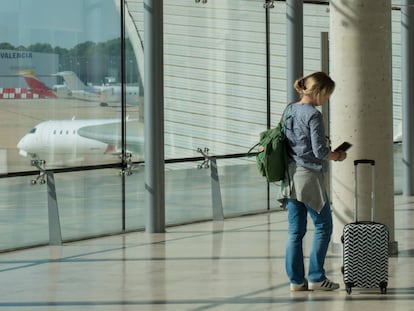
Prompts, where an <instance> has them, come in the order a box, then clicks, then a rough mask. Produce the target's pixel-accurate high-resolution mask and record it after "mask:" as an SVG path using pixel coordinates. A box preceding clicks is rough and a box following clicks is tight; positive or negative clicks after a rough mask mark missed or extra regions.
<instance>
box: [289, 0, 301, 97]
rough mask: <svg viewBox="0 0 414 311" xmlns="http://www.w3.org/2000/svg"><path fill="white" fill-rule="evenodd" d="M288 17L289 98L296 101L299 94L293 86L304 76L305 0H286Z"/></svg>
mask: <svg viewBox="0 0 414 311" xmlns="http://www.w3.org/2000/svg"><path fill="white" fill-rule="evenodd" d="M286 18H287V100H288V102H289V103H290V102H294V101H297V100H298V99H299V95H298V93H297V92H296V90H295V89H294V88H293V83H294V82H295V80H296V79H298V78H300V77H301V76H303V1H298V0H287V1H286Z"/></svg>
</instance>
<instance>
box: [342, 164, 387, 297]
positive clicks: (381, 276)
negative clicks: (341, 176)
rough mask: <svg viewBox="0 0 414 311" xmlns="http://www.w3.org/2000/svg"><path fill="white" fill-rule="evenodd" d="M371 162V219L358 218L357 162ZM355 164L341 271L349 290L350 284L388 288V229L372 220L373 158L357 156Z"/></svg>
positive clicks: (385, 290)
mask: <svg viewBox="0 0 414 311" xmlns="http://www.w3.org/2000/svg"><path fill="white" fill-rule="evenodd" d="M364 163H365V164H370V165H371V172H372V188H371V221H358V199H357V198H358V196H357V188H358V179H357V166H358V164H364ZM354 166H355V222H353V223H349V224H346V225H345V227H344V232H343V236H342V242H343V260H344V262H343V263H344V265H343V267H342V272H343V276H344V283H345V287H346V291H347V293H348V294H350V293H351V291H352V287H361V288H375V287H377V288H380V289H381V293H382V294H385V293H386V292H387V285H388V229H387V227H386V226H385V225H384V224H381V223H377V222H374V210H375V199H374V198H375V193H374V187H375V161H374V160H356V161H354Z"/></svg>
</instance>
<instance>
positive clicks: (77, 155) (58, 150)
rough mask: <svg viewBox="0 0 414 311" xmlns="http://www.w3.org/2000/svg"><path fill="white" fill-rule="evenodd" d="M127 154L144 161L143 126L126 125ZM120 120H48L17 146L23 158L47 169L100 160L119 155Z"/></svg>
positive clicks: (131, 122)
mask: <svg viewBox="0 0 414 311" xmlns="http://www.w3.org/2000/svg"><path fill="white" fill-rule="evenodd" d="M126 126H127V128H126V131H127V134H128V137H127V152H130V153H132V154H133V155H134V156H137V157H138V158H140V159H142V158H143V154H144V135H143V128H144V127H143V124H142V123H140V122H138V121H137V120H128V121H127V123H126ZM120 146H121V122H120V120H119V119H90V120H75V119H72V120H49V121H44V122H41V123H39V124H38V125H36V126H35V127H34V128H32V129H31V130H30V131H29V133H27V134H26V135H25V136H23V137H22V138H21V139H20V141H19V142H18V144H17V148H18V149H19V154H20V155H21V156H25V157H28V156H30V158H31V160H42V161H45V162H46V163H47V164H48V166H50V165H52V166H66V165H68V164H73V163H75V162H79V161H86V160H88V159H91V160H96V161H99V160H100V157H102V156H103V155H105V154H119V153H120Z"/></svg>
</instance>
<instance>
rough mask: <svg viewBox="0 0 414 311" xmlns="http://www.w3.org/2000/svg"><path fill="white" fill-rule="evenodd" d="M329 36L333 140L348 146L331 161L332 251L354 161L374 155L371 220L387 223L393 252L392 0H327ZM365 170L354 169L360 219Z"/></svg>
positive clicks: (366, 189) (350, 193) (348, 206)
mask: <svg viewBox="0 0 414 311" xmlns="http://www.w3.org/2000/svg"><path fill="white" fill-rule="evenodd" d="M329 40H330V55H331V76H332V78H333V79H334V80H335V82H336V89H335V92H334V94H333V95H332V97H331V101H330V103H329V105H330V112H331V114H330V118H331V126H330V133H331V139H332V142H333V143H332V144H333V147H335V146H336V145H339V144H340V143H342V142H343V141H349V142H351V143H352V144H353V147H352V148H351V149H350V150H349V153H348V159H347V160H345V161H344V162H334V163H333V164H332V202H333V206H332V208H333V215H334V216H333V217H334V233H333V236H332V240H333V244H334V249H335V246H339V245H340V243H341V242H340V237H341V235H342V231H343V227H344V225H345V224H346V223H348V222H351V221H353V220H354V184H355V178H354V177H355V176H354V165H353V161H354V160H356V159H373V160H375V162H376V178H375V188H376V195H375V202H376V212H375V216H376V221H378V222H381V223H385V224H386V225H387V226H388V229H389V233H390V241H391V247H392V248H391V249H390V252H391V253H394V252H395V251H396V249H397V246H396V242H395V235H394V178H393V126H392V72H391V2H390V1H389V0H347V1H343V0H331V2H330V36H329ZM370 168H371V167H370V165H365V166H361V169H360V170H359V172H358V183H359V189H358V193H359V195H358V200H359V212H358V216H359V220H370V199H371V197H370V191H371V190H370V188H371V172H370ZM341 247H342V246H341Z"/></svg>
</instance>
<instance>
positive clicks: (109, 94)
mask: <svg viewBox="0 0 414 311" xmlns="http://www.w3.org/2000/svg"><path fill="white" fill-rule="evenodd" d="M56 75H57V76H61V77H62V78H63V80H64V81H65V85H66V86H67V88H68V89H69V90H70V91H69V92H70V95H71V96H72V97H74V98H77V99H82V100H94V101H99V102H100V103H101V105H102V106H107V105H108V104H110V103H121V99H122V97H121V94H122V87H121V86H120V85H111V84H109V85H102V86H98V85H92V86H88V85H85V84H84V83H83V82H82V81H81V80H80V79H79V77H78V76H77V75H76V74H75V73H74V72H73V71H62V72H58V73H56ZM125 96H126V98H125V101H126V104H127V105H138V101H139V87H138V86H133V85H126V86H125Z"/></svg>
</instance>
